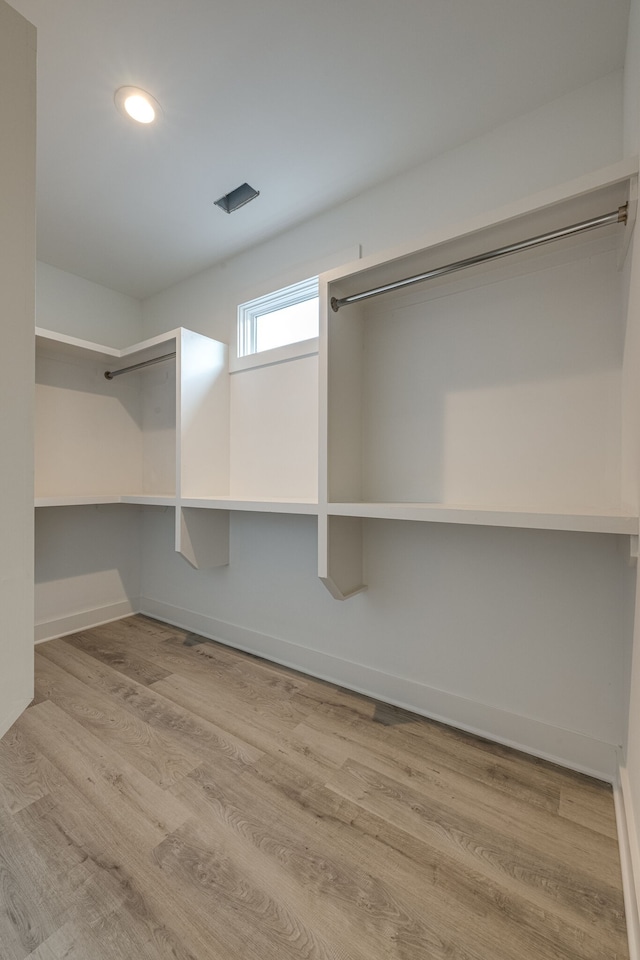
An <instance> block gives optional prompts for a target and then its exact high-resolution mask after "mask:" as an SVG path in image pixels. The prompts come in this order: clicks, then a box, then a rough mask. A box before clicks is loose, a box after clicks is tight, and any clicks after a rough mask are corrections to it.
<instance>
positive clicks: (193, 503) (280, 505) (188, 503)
mask: <svg viewBox="0 0 640 960" xmlns="http://www.w3.org/2000/svg"><path fill="white" fill-rule="evenodd" d="M180 505H181V506H182V507H197V508H199V509H204V510H244V511H247V512H251V513H292V514H298V515H300V514H308V515H310V516H316V515H317V513H318V502H317V500H283V499H282V500H281V499H269V500H244V499H239V498H236V497H183V498H182V499H181V501H180Z"/></svg>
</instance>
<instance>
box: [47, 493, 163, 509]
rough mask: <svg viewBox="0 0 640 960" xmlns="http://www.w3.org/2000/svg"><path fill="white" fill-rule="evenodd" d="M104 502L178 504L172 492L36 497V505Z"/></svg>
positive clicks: (69, 505) (82, 504) (157, 504)
mask: <svg viewBox="0 0 640 960" xmlns="http://www.w3.org/2000/svg"><path fill="white" fill-rule="evenodd" d="M102 503H133V504H142V505H145V504H146V505H148V506H160V507H173V506H175V504H176V498H175V497H174V496H172V495H171V494H154V493H140V494H124V495H121V494H107V493H104V494H102V493H97V494H88V495H84V494H82V495H80V494H76V495H71V496H66V497H62V496H56V497H36V498H35V506H36V507H74V506H80V507H81V506H91V505H94V504H102Z"/></svg>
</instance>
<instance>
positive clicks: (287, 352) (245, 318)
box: [234, 276, 319, 369]
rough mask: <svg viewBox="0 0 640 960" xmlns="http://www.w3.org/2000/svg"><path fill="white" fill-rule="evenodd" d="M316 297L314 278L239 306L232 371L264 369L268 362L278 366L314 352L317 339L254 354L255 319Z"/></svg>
mask: <svg viewBox="0 0 640 960" xmlns="http://www.w3.org/2000/svg"><path fill="white" fill-rule="evenodd" d="M317 296H319V280H318V277H317V276H315V277H309V278H307V279H306V280H301V281H299V282H298V283H293V284H289V286H286V287H282V288H281V289H279V290H274V291H272V292H271V293H267V294H265V295H264V296H262V297H256V298H255V299H253V300H247V301H246V303H241V304H239V305H238V314H237V342H236V363H235V364H234V367H235V369H246V368H247V367H252V366H264V365H265V364H267V363H278V362H280V361H281V360H290V359H295V358H296V357H298V356H308V355H310V354H312V353H317V350H318V337H317V336H316V337H311V338H307V339H305V340H293V341H290V342H289V343H286V344H282V345H281V346H279V347H274V348H272V349H270V350H261V351H259V352H257V351H256V345H257V331H258V325H257V321H258V317H264V316H265V315H268V314H269V313H275V312H276V311H277V310H282V309H284V308H285V307H292V306H295V304H297V303H304V302H305V301H306V300H313V299H314V298H315V297H317Z"/></svg>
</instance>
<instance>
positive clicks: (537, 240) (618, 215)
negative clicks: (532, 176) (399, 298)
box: [331, 203, 628, 313]
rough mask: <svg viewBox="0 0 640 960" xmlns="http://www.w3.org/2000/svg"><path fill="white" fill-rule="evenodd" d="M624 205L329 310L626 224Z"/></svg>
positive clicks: (334, 300)
mask: <svg viewBox="0 0 640 960" xmlns="http://www.w3.org/2000/svg"><path fill="white" fill-rule="evenodd" d="M627 209H628V205H627V204H626V203H625V204H623V205H622V206H621V207H618V209H617V210H614V211H613V212H612V213H605V214H603V215H602V216H601V217H593V219H591V220H582V221H581V222H580V223H574V224H572V225H571V226H569V227H561V228H560V229H559V230H552V231H551V233H542V234H540V235H539V236H537V237H531V238H530V239H528V240H520V241H518V242H517V243H510V244H508V245H507V246H505V247H498V248H497V249H495V250H489V251H487V252H486V253H479V254H477V255H476V256H474V257H466V259H464V260H457V261H455V262H454V263H447V264H445V265H444V266H443V267H435V269H433V270H427V271H426V273H418V274H415V275H414V276H412V277H405V278H404V280H395V281H393V282H392V283H385V284H384V285H382V286H380V287H373V288H372V289H371V290H363V291H362V293H352V294H350V295H349V296H347V297H331V309H332V310H333V312H334V313H337V312H338V310H339V309H340V307H344V306H346V305H347V304H349V303H359V302H360V301H361V300H369V299H370V298H371V297H379V296H381V294H383V293H389V291H391V290H398V289H400V288H403V287H410V286H413V284H414V283H423V282H424V281H425V280H433V279H434V278H436V277H445V276H448V275H449V274H451V273H457V271H458V270H464V269H465V268H466V267H475V266H477V264H480V263H487V262H489V261H491V260H499V259H501V258H502V257H508V256H510V255H511V254H513V253H519V252H520V251H521V250H530V249H531V248H533V247H540V246H542V245H543V244H545V243H551V242H552V241H553V240H561V239H562V238H563V237H572V236H576V235H577V234H579V233H585V232H586V231H587V230H593V229H595V228H596V227H604V226H607V225H608V224H611V223H626V222H627Z"/></svg>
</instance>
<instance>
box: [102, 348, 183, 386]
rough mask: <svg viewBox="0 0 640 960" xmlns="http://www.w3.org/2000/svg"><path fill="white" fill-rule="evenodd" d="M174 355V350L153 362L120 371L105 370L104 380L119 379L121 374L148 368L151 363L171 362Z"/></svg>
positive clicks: (137, 364) (134, 364) (138, 364)
mask: <svg viewBox="0 0 640 960" xmlns="http://www.w3.org/2000/svg"><path fill="white" fill-rule="evenodd" d="M175 355H176V354H175V350H174V352H173V353H165V354H163V355H162V356H161V357H154V358H153V360H143V361H142V362H141V363H133V364H131V366H130V367H122V368H121V369H120V370H105V372H104V375H105V379H106V380H113V378H114V377H119V376H120V374H121V373H131V371H132V370H141V369H142V367H150V366H151V364H153V363H162V361H163V360H173V358H174V357H175Z"/></svg>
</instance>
